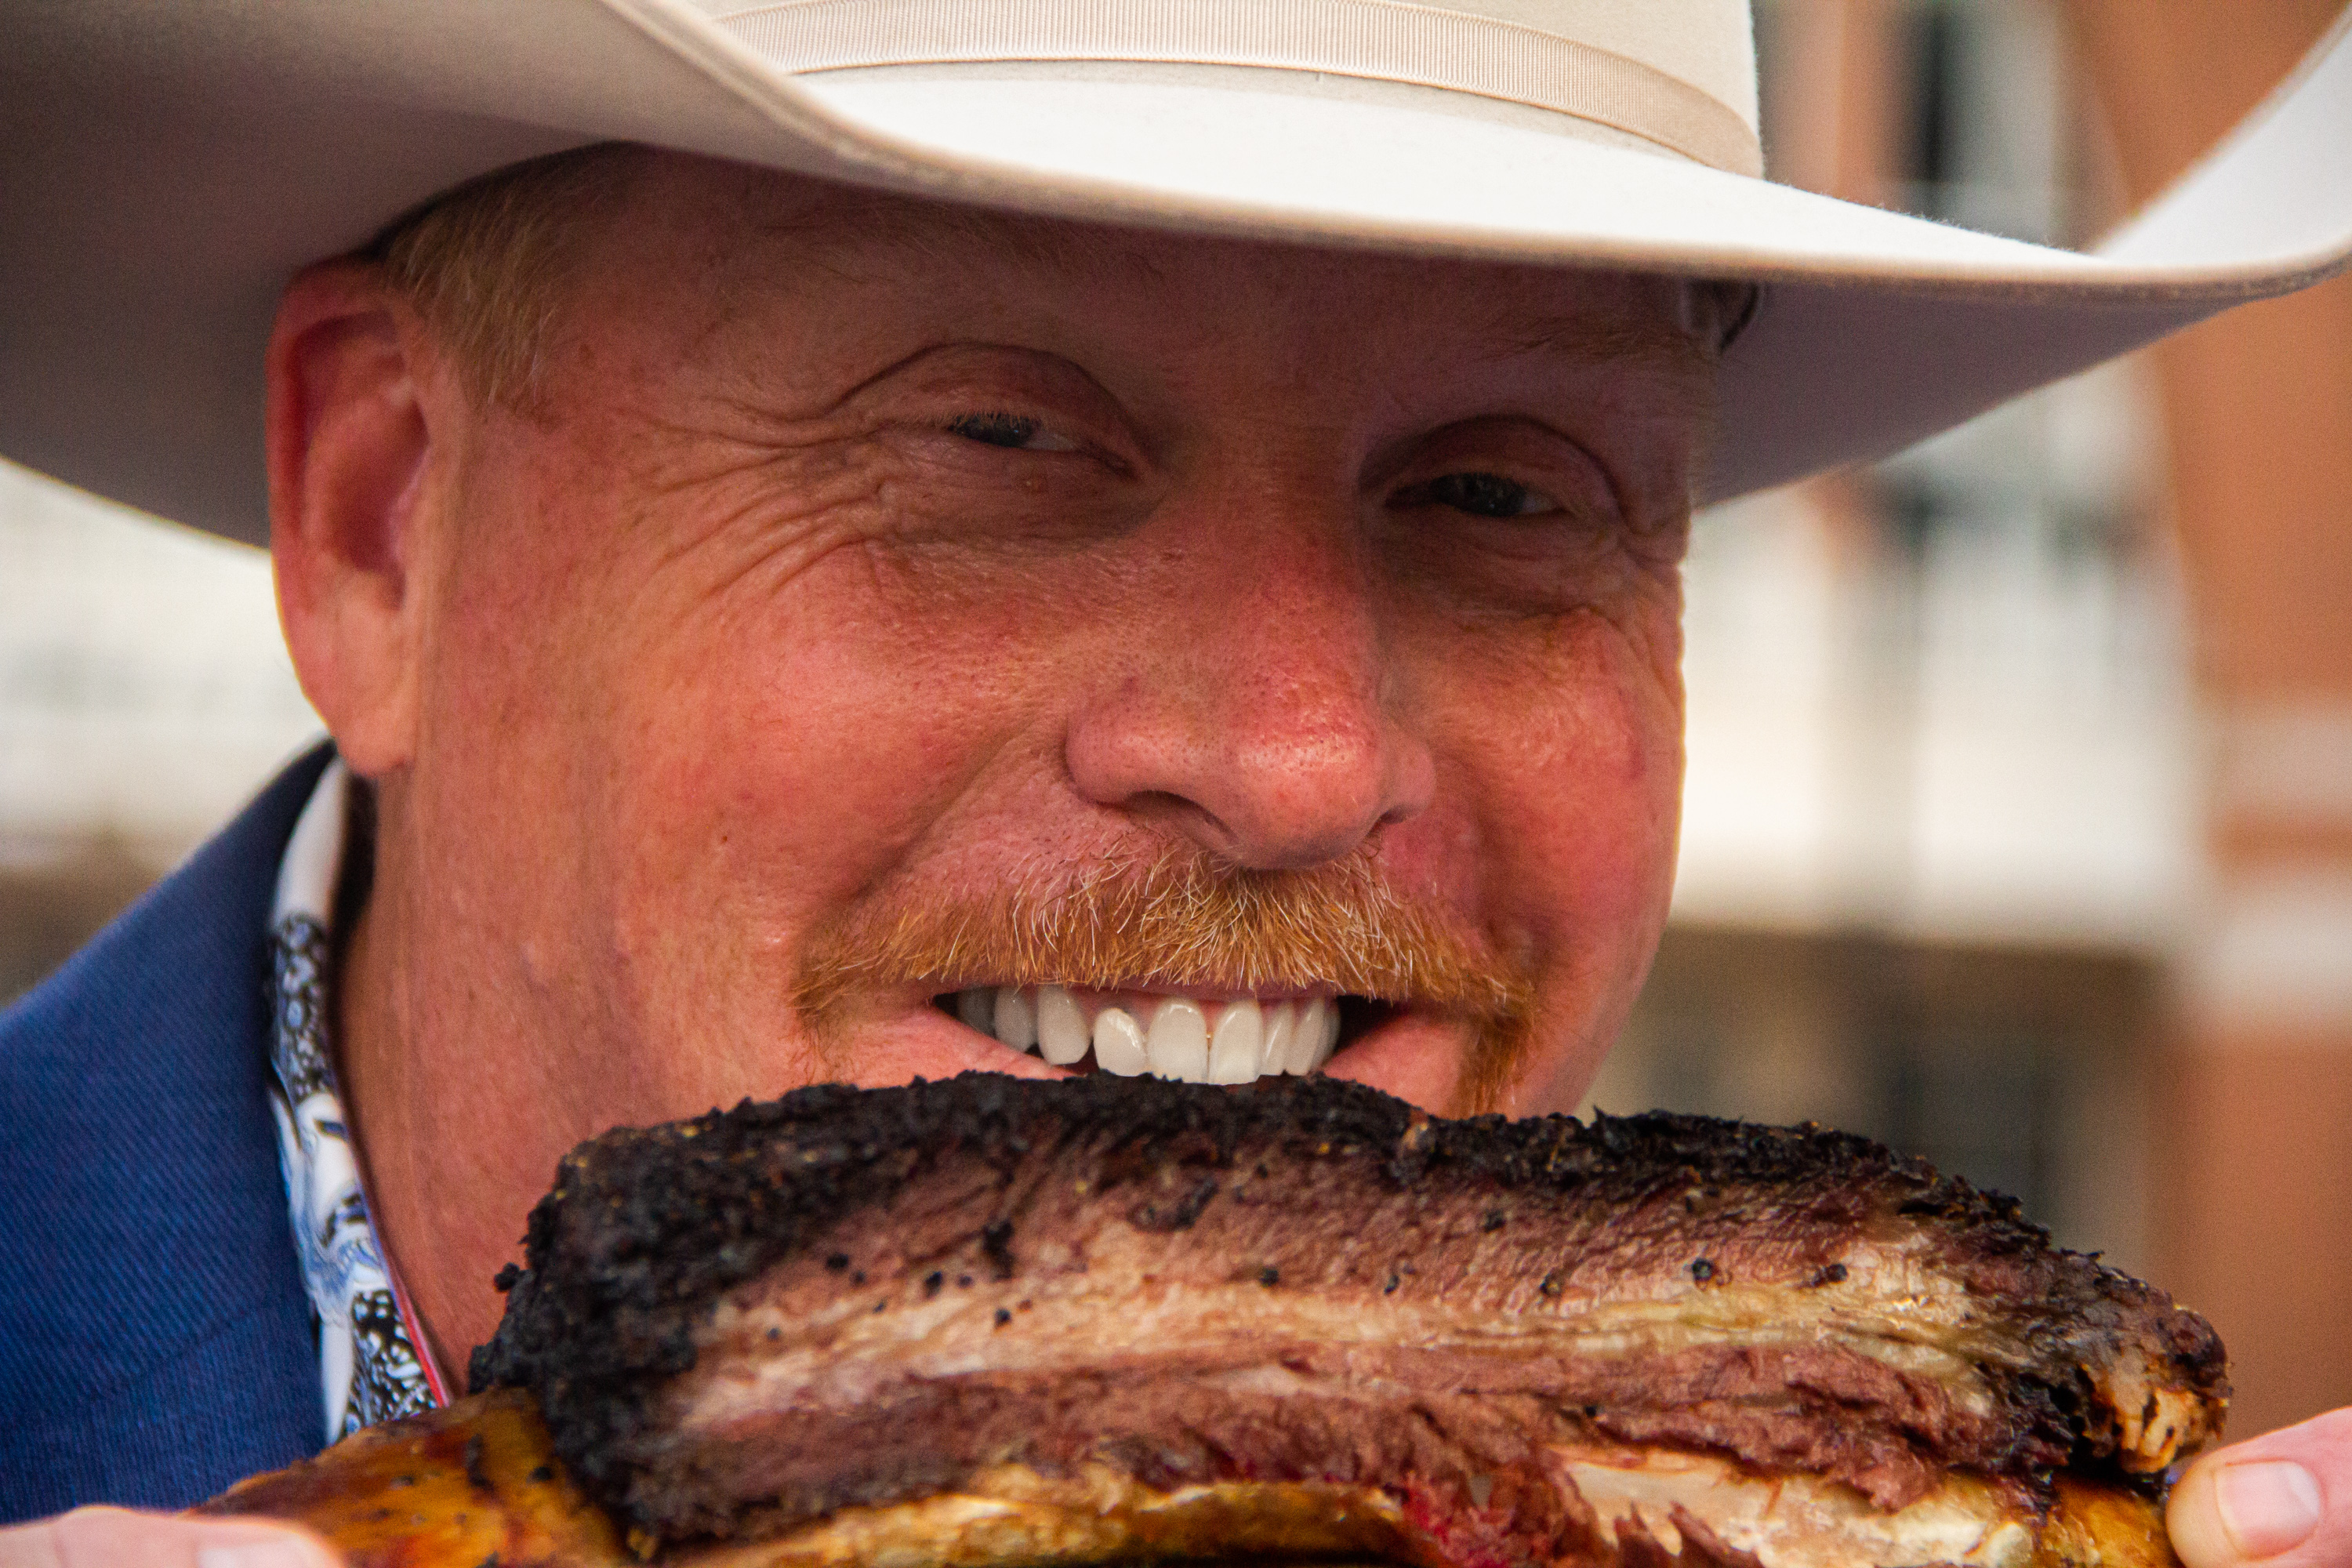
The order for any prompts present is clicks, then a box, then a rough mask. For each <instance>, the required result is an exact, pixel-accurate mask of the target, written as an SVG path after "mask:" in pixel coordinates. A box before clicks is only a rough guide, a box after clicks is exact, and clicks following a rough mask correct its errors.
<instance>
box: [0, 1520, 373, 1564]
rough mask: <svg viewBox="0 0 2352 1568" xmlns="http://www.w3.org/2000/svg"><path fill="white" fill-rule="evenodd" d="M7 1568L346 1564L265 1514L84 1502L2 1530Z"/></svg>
mask: <svg viewBox="0 0 2352 1568" xmlns="http://www.w3.org/2000/svg"><path fill="white" fill-rule="evenodd" d="M0 1568H342V1559H341V1558H340V1557H338V1556H337V1555H336V1554H335V1552H334V1551H333V1550H332V1549H331V1548H330V1547H329V1546H328V1545H327V1544H326V1542H322V1541H320V1539H319V1538H318V1537H317V1536H315V1535H312V1534H311V1533H310V1531H305V1530H299V1529H296V1528H295V1527H294V1526H292V1525H281V1524H272V1523H270V1522H268V1521H266V1520H257V1519H255V1520H246V1519H239V1520H213V1519H189V1518H185V1517H184V1516H180V1515H176V1514H162V1513H133V1512H131V1510H129V1509H121V1508H78V1509H76V1510H73V1511H72V1512H71V1513H61V1514H59V1515H58V1516H57V1517H56V1518H55V1519H44V1520H37V1521H34V1522H33V1523H30V1524H20V1525H16V1526H14V1527H12V1528H9V1529H5V1530H0Z"/></svg>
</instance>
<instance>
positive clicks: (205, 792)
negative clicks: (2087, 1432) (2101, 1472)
mask: <svg viewBox="0 0 2352 1568" xmlns="http://www.w3.org/2000/svg"><path fill="white" fill-rule="evenodd" d="M1757 5H1758V26H1759V50H1760V54H1761V58H1762V62H1763V66H1764V72H1765V87H1766V99H1765V111H1766V126H1765V130H1766V140H1767V144H1768V150H1769V157H1770V160H1771V163H1772V165H1773V169H1774V173H1775V174H1776V175H1777V176H1778V177H1780V178H1782V179H1786V180H1790V181H1792V182H1794V183H1797V184H1805V185H1809V186H1812V187H1814V188H1816V189H1821V190H1825V191H1829V192H1831V193H1832V194H1834V195H1841V196H1844V197H1848V198H1850V199H1855V200H1863V201H1872V202H1877V203H1882V204H1885V205H1895V206H1900V207H1903V208H1906V209H1907V210H1910V211H1914V212H1919V213H1924V214H1928V215H1932V216H1940V217H1946V218H1949V219H1952V220H1954V221H1958V222H1961V223H1966V224H1969V225H1970V226H1977V227H1981V228H1988V229H1992V230H1997V231H2000V232H2002V233H2006V234H2011V235H2016V236H2019V237H2026V238H2031V239H2036V240H2045V241H2054V242H2058V243H2067V244H2072V243H2080V242H2084V241H2085V240H2088V239H2090V238H2093V237H2095V236H2096V235H2097V234H2098V233H2099V232H2101V231H2102V230H2103V229H2105V227H2106V226H2108V225H2109V224H2111V223H2112V222H2114V221H2115V220H2116V218H2118V217H2120V216H2122V215H2123V214H2124V213H2126V212H2127V211H2128V210H2129V209H2130V207H2131V206H2132V205H2133V204H2134V203H2135V202H2137V200H2139V199H2142V198H2144V197H2145V196H2147V195H2149V194H2151V193H2152V192H2154V191H2155V190H2156V189H2158V188H2160V187H2161V185H2163V184H2165V183H2166V182H2167V181H2168V180H2169V179H2170V178H2171V177H2172V176H2173V175H2174V174H2177V173H2178V172H2179V169H2180V168H2181V167H2183V166H2184V165H2185V164H2186V163H2188V162H2189V160H2190V159H2191V158H2192V157H2193V156H2194V155H2195V154H2196V153H2199V152H2200V151H2201V150H2202V149H2203V148H2204V146H2206V145H2207V144H2208V143H2209V142H2210V141H2211V140H2212V139H2213V138H2214V137H2215V136H2217V135H2218V134H2220V133H2221V131H2222V130H2223V129H2224V128H2225V127H2226V126H2227V125H2229V124H2230V123H2231V122H2233V121H2235V120H2236V119H2237V118H2238V116H2239V115H2240V114H2241V113H2242V112H2243V111H2244V110H2246V109H2247V108H2248V107H2249V106H2251V105H2252V104H2253V103H2254V102H2255V101H2256V100H2258V99H2259V98H2260V97H2261V96H2262V95H2263V92H2264V91H2266V90H2267V89H2269V87H2270V86H2271V85H2272V83H2273V82H2274V81H2275V80H2276V79H2278V78H2279V77H2280V76H2281V75H2282V74H2284V71H2285V70H2287V69H2288V68H2289V67H2290V66H2291V65H2292V64H2293V62H2294V60H2295V59H2296V58H2298V57H2299V56H2300V55H2301V53H2302V52H2303V50H2304V48H2305V47H2307V46H2308V44H2309V43H2310V42H2311V41H2312V40H2313V39H2314V38H2315V37H2317V36H2318V34H2319V33H2320V32H2321V31H2322V30H2323V28H2324V27H2325V26H2326V24H2327V22H2328V21H2329V20H2330V19H2331V17H2332V16H2333V15H2334V13H2335V12H2336V10H2337V9H2338V8H2339V5H2340V0H2165V3H2164V4H2162V5H2156V4H2151V3H2150V0H1757ZM1688 604H1689V607H1688V628H1689V641H1688V652H1687V658H1686V667H1687V671H1688V679H1689V689H1690V699H1689V700H1690V742H1689V755H1690V766H1689V784H1688V792H1687V806H1686V819H1685V829H1684V847H1683V859H1682V867H1681V872H1680V879H1679V881H1678V884H1677V888H1676V894H1675V921H1674V923H1673V926H1672V928H1671V930H1670V931H1669V932H1668V935H1667V939H1666V942H1665V944H1664V948H1663V950H1662V952H1660V955H1659V959H1658V963H1657V967H1656V969H1655V971H1654V975H1653V977H1652V980H1651V983H1650V985H1649V988H1648V990H1647V991H1646V992H1645V993H1644V994H1643V1000H1642V1003H1641V1005H1640V1007H1639V1009H1638V1010H1637V1012H1636V1015H1635V1016H1634V1019H1633V1023H1632V1024H1631V1026H1629V1027H1628V1029H1627V1032H1626V1036H1625V1038H1624V1040H1623V1041H1622V1044H1621V1046H1620V1048H1619V1050H1618V1051H1617V1053H1616V1055H1615V1056H1614V1057H1613V1058H1612V1060H1611V1062H1610V1064H1609V1066H1608V1068H1606V1070H1605V1071H1604V1074H1603V1076H1602V1078H1601V1081H1600V1082H1599V1083H1598V1084H1596V1085H1595V1086H1594V1089H1593V1091H1592V1095H1591V1103H1592V1104H1597V1105H1598V1106H1601V1107H1602V1108H1605V1109H1608V1110H1633V1109H1639V1108H1642V1107H1646V1106H1651V1105H1664V1106H1670V1107H1675V1108H1678V1109H1685V1110H1706V1111H1710V1112H1715V1113H1717V1114H1724V1115H1736V1116H1744V1117H1748V1118H1750V1119H1754V1120H1759V1121H1802V1120H1805V1119H1808V1118H1811V1119H1818V1120H1820V1121H1826V1122H1833V1123H1836V1124H1839V1125H1843V1126H1847V1127H1852V1128H1854V1129H1856V1130H1858V1131H1866V1132H1870V1133H1873V1134H1874V1135H1876V1136H1879V1137H1882V1138H1885V1139H1886V1140H1888V1141H1889V1142H1893V1143H1895V1144H1896V1145H1898V1146H1900V1147H1903V1148H1905V1149H1907V1150H1911V1151H1914V1152H1918V1153H1921V1154H1925V1155H1927V1157H1928V1158H1930V1159H1932V1160H1934V1161H1936V1162H1937V1163H1938V1164H1940V1165H1943V1166H1944V1167H1946V1168H1947V1169H1950V1170H1954V1171H1957V1172H1958V1173H1963V1174H1966V1175H1968V1176H1969V1177H1971V1178H1972V1179H1975V1180H1977V1181H1979V1182H1982V1183H1985V1184H1990V1185H1993V1186H1998V1187H2000V1188H2003V1189H2005V1190H2008V1191H2011V1192H2014V1193H2016V1194H2019V1195H2020V1196H2021V1197H2022V1198H2023V1199H2024V1200H2025V1201H2026V1204H2027V1205H2028V1207H2029V1209H2030V1210H2031V1211H2032V1213H2034V1214H2035V1215H2038V1216H2040V1217H2041V1218H2042V1219H2043V1220H2044V1222H2045V1223H2048V1224H2049V1225H2051V1226H2053V1228H2054V1229H2055V1230H2056V1232H2057V1233H2058V1235H2059V1236H2060V1237H2061V1238H2062V1239H2063V1240H2065V1241H2066V1242H2068V1243H2070V1244H2071V1245H2074V1246H2077V1247H2089V1248H2096V1249H2101V1250H2104V1251H2105V1252H2106V1253H2107V1254H2108V1255H2109V1256H2110V1257H2111V1258H2113V1259H2115V1260H2116V1262H2118V1263H2120V1264H2122V1265H2123V1266H2125V1267H2126V1268H2131V1269H2133V1270H2135V1271H2137V1272H2142V1273H2147V1274H2149V1275H2151V1276H2153V1277H2154V1278H2156V1279H2158V1280H2160V1281H2161V1282H2162V1283H2164V1284H2166V1285H2167V1286H2168V1287H2169V1288H2170V1289H2173V1290H2174V1291H2175V1292H2176V1294H2178V1295H2179V1296H2180V1297H2181V1298H2182V1299H2183V1300H2186V1301H2188V1302H2189V1303H2190V1304H2192V1305H2194V1306H2197V1307H2199V1308H2200V1310H2205V1311H2207V1312H2208V1313H2209V1314H2210V1315H2211V1316H2212V1317H2213V1318H2214V1319H2215V1320H2216V1321H2217V1322H2218V1323H2219V1324H2220V1326H2221V1330H2222V1332H2223V1334H2224V1336H2225V1337H2226V1338H2227V1339H2228V1340H2229V1341H2230V1342H2231V1347H2232V1350H2233V1351H2234V1352H2235V1355H2236V1359H2237V1363H2238V1383H2239V1387H2240V1391H2241V1392H2240V1397H2239V1401H2238V1413H2237V1416H2236V1418H2235V1421H2234V1422H2233V1429H2234V1430H2236V1431H2237V1432H2239V1433H2241V1434H2248V1433H2252V1432H2254V1431H2258V1430H2262V1429H2263V1428H2266V1427H2268V1426H2275V1425H2279V1424H2282V1423H2284V1422H2286V1421H2290V1420H2294V1419H2297V1418H2299V1417H2301V1416H2303V1415H2310V1414H2313V1413H2315V1412H2317V1411H2319V1410H2321V1409H2324V1408H2328V1407H2331V1406H2333V1405H2342V1404H2352V1331H2347V1330H2352V1322H2347V1312H2346V1310H2345V1309H2344V1308H2343V1307H2341V1306H2340V1305H2339V1303H2340V1302H2343V1301H2347V1300H2352V1247H2347V1246H2346V1245H2343V1244H2345V1243H2352V1072H2347V1070H2346V1069H2347V1067H2348V1066H2352V284H2347V283H2344V282H2339V283H2337V284H2334V285H2330V286H2328V287H2326V288H2324V289H2319V290H2315V291H2314V292H2313V293H2311V294H2309V295H2306V296H2303V297H2300V298H2298V299H2296V300H2289V301H2284V302H2280V303H2276V304H2272V305H2265V306H2259V307H2254V308H2252V309H2251V310H2245V311H2242V312H2239V313H2238V314H2236V315H2233V316H2232V317H2231V318H2229V319H2228V320H2227V321H2222V322H2221V323H2217V324H2215V325H2213V326H2210V327H2208V328H2204V329H2200V331H2196V332H2193V333H2190V334H2188V335H2187V336H2185V337H2184V338H2183V339H2181V340H2179V341H2178V342H2175V343H2173V344H2171V345H2168V346H2167V347H2166V348H2165V349H2163V350H2161V351H2159V352H2158V353H2154V354H2151V355H2147V356H2143V357H2142V358H2141V359H2139V360H2137V361H2134V362H2130V363H2124V364H2121V365H2118V366H2115V367H2110V368H2108V369H2105V370H2102V371H2099V372H2097V373H2095V374H2092V375H2089V376H2085V377H2083V378H2081V379H2079V380H2077V381H2074V382H2072V383H2069V384H2063V385H2061V386H2057V387H2053V388H2052V389H2050V390H2049V391H2047V392H2044V393H2042V394H2040V395H2036V396H2034V397H2032V398H2029V399H2026V400H2024V401H2023V402H2021V403H2019V404H2016V405H2011V407H2008V408H2005V409H2002V410H2000V411H1999V412H1997V413H1995V414H1993V415H1990V416H1987V417H1985V418H1983V419H1981V420H1979V421H1978V422H1976V423H1975V424H1973V425H1971V426H1968V427H1966V428H1964V429H1961V430H1959V431H1957V432H1954V433H1952V434H1951V435H1949V436H1947V437H1942V438H1940V439H1938V440H1937V441H1935V442H1933V443H1931V444H1929V445H1928V446H1927V447H1922V448H1919V449H1917V450H1916V451H1914V452H1911V453H1908V454H1906V455H1905V456H1904V457H1902V458H1898V459H1896V460H1895V461H1892V462H1889V463H1887V464H1885V465H1882V466H1880V467H1879V468H1876V469H1874V470H1871V471H1868V472H1863V473H1854V474H1848V475H1842V476H1838V477H1836V478H1834V479H1829V480H1823V481H1820V482H1816V483H1814V484H1811V485H1806V486H1802V487H1798V488H1796V489H1790V490H1785V491H1780V492H1777V493H1774V494H1771V495H1768V496H1764V497H1761V498H1758V499H1756V500H1749V501H1745V502H1742V503H1739V504H1738V505H1735V506H1731V507H1727V508H1722V509H1718V510H1717V511H1715V512H1713V513H1711V514H1709V515H1707V516H1706V517H1705V518H1703V519H1702V520H1701V521H1700V524H1699V527H1698V530H1697V535H1696V544H1695V548H1694V551H1693V554H1692V560H1691V563H1690V568H1689V573H1688ZM317 729H318V725H317V721H316V719H315V717H314V716H313V715H312V714H311V713H310V710H309V708H308V707H307V705H306V704H305V703H304V702H303V700H302V698H301V695H300V693H299V689H297V688H296V686H295V684H294V680H293V677H292V674H291V672H290V670H289V668H288V667H287V663H286V658H285V654H284V651H283V648H282V647H281V646H280V644H279V642H278V629H277V620H276V616H275V614H274V611H273V609H272V605H271V599H270V590H269V583H268V567H267V563H265V562H264V561H263V560H261V558H260V557H258V556H257V555H256V554H254V553H252V552H247V551H243V550H240V549H237V548H236V547H233V546H229V545H225V544H221V543H217V542H213V541H210V540H208V539H205V538H203V537H201V536H197V535H194V534H190V533H188V532H186V531H182V530H178V529H174V528H171V527H168V526H164V525H159V524H156V523H154V522H152V521H147V520H143V519H140V518H137V517H134V516H131V515H130V514H127V513H123V512H121V511H119V510H114V509H110V508H107V507H104V506H102V505H100V504H98V503H95V502H93V501H91V500H89V499H88V498H86V497H82V496H79V495H78V494H76V493H74V492H70V491H68V490H66V489H63V488H61V487H58V486H56V485H53V484H50V483H48V482H47V481H46V480H42V479H37V478H34V477H32V476H30V475H26V474H25V473H23V472H22V471H21V470H15V469H7V468H0V1000H5V998H6V997H7V996H9V995H11V994H15V993H16V992H18V991H21V990H22V989H24V988H25V987H26V986H28V985H29V984H32V983H33V982H34V981H35V980H36V979H37V978H38V976H39V975H40V974H42V973H46V972H47V969H48V968H49V967H51V966H53V965H54V964H55V963H58V961H60V960H61V959H62V958H63V957H64V956H65V955H66V954H67V953H68V952H70V951H71V950H72V949H73V947H74V946H76V945H77V944H78V943H79V942H80V941H81V940H83V939H84V938H85V937H86V936H87V935H88V934H89V932H90V931H94V930H95V929H96V928H97V927H98V926H99V925H100V924H101V923H103V921H105V920H106V919H107V918H109V917H110V914H111V913H112V912H113V911H114V910H116V909H118V908H119V907H120V906H121V904H122V903H123V902H125V901H126V900H129V899H130V898H131V897H133V896H135V895H136V893H137V892H138V890H139V889H141V888H142V887H143V886H145V884H146V883H147V882H148V881H149V880H151V879H152V878H153V877H154V876H155V875H157V874H158V873H160V872H161V871H162V870H163V869H165V868H168V867H169V866H170V865H171V864H172V863H173V862H174V861H175V860H176V859H177V858H180V857H181V856H183V855H184V853H186V851H187V850H188V849H189V848H191V847H193V846H194V844H195V843H196V842H197V841H198V840H199V839H200V838H201V837H203V836H204V834H205V832H206V831H208V830H209V828H210V827H211V826H214V825H215V824H216V823H218V822H219V821H220V820H222V819H223V818H225V817H226V816H227V815H228V814H229V813H230V812H232V811H233V810H234V809H235V808H236V805H238V804H239V803H240V802H241V800H242V799H243V797H244V796H245V795H247V793H248V792H249V791H250V790H251V789H252V788H253V787H254V786H255V785H256V784H257V783H258V782H259V781H260V780H261V779H263V778H264V777H266V776H267V775H268V773H270V772H271V770H272V769H273V767H274V766H275V764H276V763H278V762H279V761H280V760H281V759H283V758H284V757H286V756H288V755H289V754H290V753H291V752H293V751H295V750H296V749H297V748H299V746H300V745H302V744H303V743H304V742H306V741H307V740H308V739H309V738H310V736H312V735H314V734H315V733H316V732H317Z"/></svg>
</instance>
